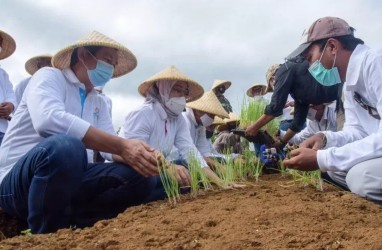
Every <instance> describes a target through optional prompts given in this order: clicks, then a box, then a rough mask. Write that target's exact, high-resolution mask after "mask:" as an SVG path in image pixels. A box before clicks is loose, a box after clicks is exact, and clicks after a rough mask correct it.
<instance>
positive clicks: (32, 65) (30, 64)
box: [25, 54, 52, 75]
mask: <svg viewBox="0 0 382 250" xmlns="http://www.w3.org/2000/svg"><path fill="white" fill-rule="evenodd" d="M40 60H50V61H51V60H52V55H49V54H45V55H38V56H34V57H32V58H30V59H29V60H28V61H27V62H26V63H25V70H26V71H27V72H28V73H29V74H30V75H33V74H34V73H35V72H36V71H37V70H38V69H39V65H38V64H39V62H40Z"/></svg>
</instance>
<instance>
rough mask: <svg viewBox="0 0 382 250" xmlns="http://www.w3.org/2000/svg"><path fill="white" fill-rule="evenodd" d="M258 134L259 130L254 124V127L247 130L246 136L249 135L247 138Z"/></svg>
mask: <svg viewBox="0 0 382 250" xmlns="http://www.w3.org/2000/svg"><path fill="white" fill-rule="evenodd" d="M257 132H259V130H258V129H257V128H256V124H253V125H251V126H249V127H248V128H247V129H246V130H245V135H247V136H256V135H257Z"/></svg>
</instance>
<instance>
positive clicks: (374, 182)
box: [328, 158, 382, 203]
mask: <svg viewBox="0 0 382 250" xmlns="http://www.w3.org/2000/svg"><path fill="white" fill-rule="evenodd" d="M328 175H329V176H330V178H332V179H333V181H335V182H338V183H340V184H341V185H344V186H346V187H348V188H349V189H350V191H351V192H353V193H355V194H358V195H360V196H362V197H365V198H367V199H370V200H373V201H376V202H379V203H382V158H375V159H372V160H367V161H364V162H361V163H358V164H357V165H354V166H353V167H352V168H351V169H350V170H349V171H348V172H347V173H345V172H328Z"/></svg>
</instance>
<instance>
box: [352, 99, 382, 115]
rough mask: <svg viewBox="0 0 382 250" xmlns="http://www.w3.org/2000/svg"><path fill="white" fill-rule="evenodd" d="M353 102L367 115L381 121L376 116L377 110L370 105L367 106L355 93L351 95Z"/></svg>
mask: <svg viewBox="0 0 382 250" xmlns="http://www.w3.org/2000/svg"><path fill="white" fill-rule="evenodd" d="M353 98H354V100H355V101H356V102H357V103H358V104H359V105H360V106H361V107H362V108H363V109H365V110H367V112H368V113H369V115H370V116H371V117H373V118H375V119H377V120H381V117H380V116H379V114H378V110H377V109H376V108H374V107H372V106H370V105H368V104H367V101H365V100H364V99H363V98H362V96H361V95H360V94H358V93H357V92H354V95H353Z"/></svg>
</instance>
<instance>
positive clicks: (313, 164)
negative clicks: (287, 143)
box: [283, 147, 319, 171]
mask: <svg viewBox="0 0 382 250" xmlns="http://www.w3.org/2000/svg"><path fill="white" fill-rule="evenodd" d="M283 163H284V166H285V167H287V168H294V169H297V170H301V171H313V170H317V169H319V167H318V163H317V151H316V150H314V149H310V148H301V147H300V148H298V149H295V150H292V151H291V152H290V158H289V159H285V160H284V162H283Z"/></svg>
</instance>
